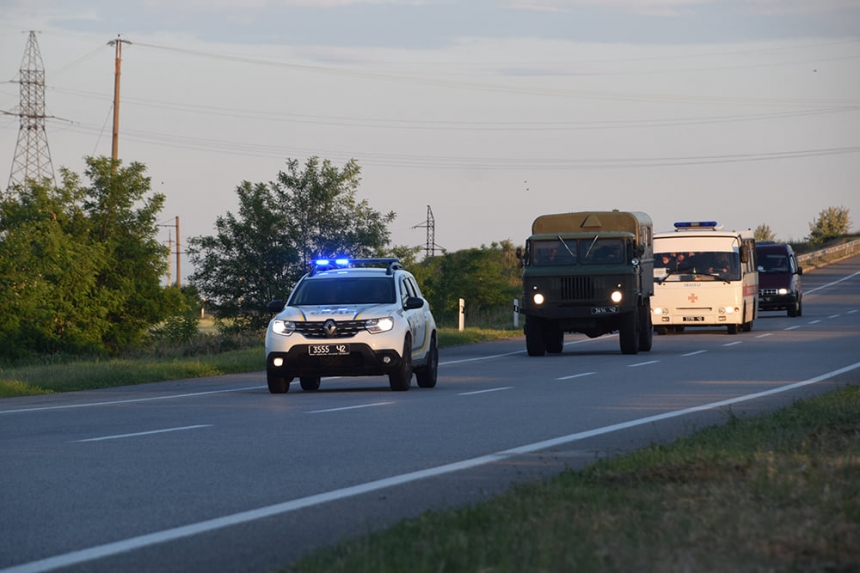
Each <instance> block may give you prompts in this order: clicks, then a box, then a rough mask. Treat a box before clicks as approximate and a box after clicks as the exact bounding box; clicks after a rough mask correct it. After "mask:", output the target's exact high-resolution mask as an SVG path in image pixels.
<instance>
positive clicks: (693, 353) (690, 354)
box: [681, 350, 707, 356]
mask: <svg viewBox="0 0 860 573" xmlns="http://www.w3.org/2000/svg"><path fill="white" fill-rule="evenodd" d="M705 352H707V350H696V351H695V352H688V353H686V354H682V355H681V356H695V355H697V354H704V353H705Z"/></svg>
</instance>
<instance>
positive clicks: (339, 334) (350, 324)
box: [296, 320, 364, 338]
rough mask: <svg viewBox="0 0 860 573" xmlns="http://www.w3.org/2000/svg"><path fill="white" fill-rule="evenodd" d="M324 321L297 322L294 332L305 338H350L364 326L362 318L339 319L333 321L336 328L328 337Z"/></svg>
mask: <svg viewBox="0 0 860 573" xmlns="http://www.w3.org/2000/svg"><path fill="white" fill-rule="evenodd" d="M324 324H325V323H324V322H297V323H296V332H298V333H299V334H302V335H303V336H304V337H305V338H351V337H353V336H355V335H356V334H357V333H358V331H360V330H361V329H362V328H364V321H363V320H341V321H337V322H335V324H336V325H337V330H336V331H335V334H334V336H331V337H329V336H328V335H326V332H325V330H324V329H323V325H324Z"/></svg>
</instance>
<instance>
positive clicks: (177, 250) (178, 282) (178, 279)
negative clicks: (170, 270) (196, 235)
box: [176, 215, 182, 288]
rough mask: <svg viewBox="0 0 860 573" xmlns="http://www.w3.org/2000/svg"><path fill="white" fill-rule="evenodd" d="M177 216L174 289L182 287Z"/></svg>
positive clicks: (177, 217)
mask: <svg viewBox="0 0 860 573" xmlns="http://www.w3.org/2000/svg"><path fill="white" fill-rule="evenodd" d="M180 251H181V249H180V248H179V215H177V216H176V288H181V287H182V274H181V273H180V271H179V252H180Z"/></svg>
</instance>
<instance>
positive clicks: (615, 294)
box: [609, 290, 624, 304]
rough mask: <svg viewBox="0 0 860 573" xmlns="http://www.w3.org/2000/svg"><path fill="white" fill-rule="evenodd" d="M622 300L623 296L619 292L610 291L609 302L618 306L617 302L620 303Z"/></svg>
mask: <svg viewBox="0 0 860 573" xmlns="http://www.w3.org/2000/svg"><path fill="white" fill-rule="evenodd" d="M622 298H624V295H623V294H622V293H621V291H620V290H615V291H612V294H611V295H609V300H611V301H612V302H614V303H615V304H618V303H619V302H621V299H622Z"/></svg>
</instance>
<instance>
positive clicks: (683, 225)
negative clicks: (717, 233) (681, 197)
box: [675, 221, 720, 229]
mask: <svg viewBox="0 0 860 573" xmlns="http://www.w3.org/2000/svg"><path fill="white" fill-rule="evenodd" d="M719 226H720V224H719V223H717V222H716V221H678V222H676V223H675V228H676V229H702V228H708V229H716V228H717V227H719Z"/></svg>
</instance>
